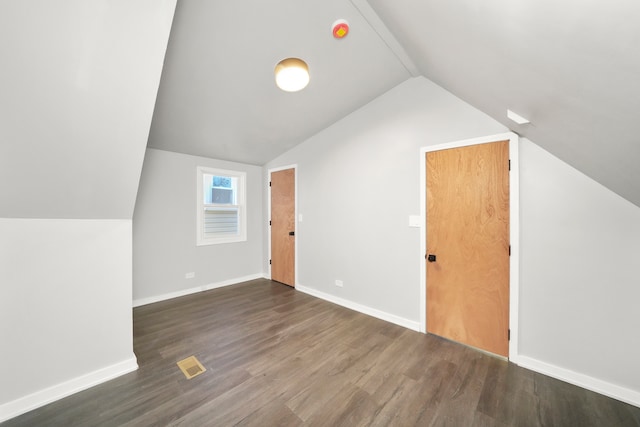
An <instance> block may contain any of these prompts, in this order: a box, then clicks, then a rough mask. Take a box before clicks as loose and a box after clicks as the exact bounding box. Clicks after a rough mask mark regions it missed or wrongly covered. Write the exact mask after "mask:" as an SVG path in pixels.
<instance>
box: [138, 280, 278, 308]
mask: <svg viewBox="0 0 640 427" xmlns="http://www.w3.org/2000/svg"><path fill="white" fill-rule="evenodd" d="M262 278H266V275H265V274H264V273H257V274H251V275H249V276H244V277H236V278H234V279H229V280H223V281H222V282H216V283H210V284H208V285H203V286H197V287H195V288H189V289H181V290H179V291H175V292H169V293H166V294H162V295H156V296H153V297H147V298H139V299H135V300H133V306H134V307H140V306H141V305H147V304H153V303H154V302H160V301H165V300H168V299H172V298H178V297H183V296H185V295H191V294H195V293H198V292H204V291H209V290H211V289H216V288H222V287H225V286H230V285H235V284H238V283H242V282H248V281H249V280H255V279H262Z"/></svg>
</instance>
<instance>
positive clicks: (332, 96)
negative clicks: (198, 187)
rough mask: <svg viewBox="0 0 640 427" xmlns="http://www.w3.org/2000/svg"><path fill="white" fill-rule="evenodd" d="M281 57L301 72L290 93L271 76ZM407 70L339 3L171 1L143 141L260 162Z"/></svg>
mask: <svg viewBox="0 0 640 427" xmlns="http://www.w3.org/2000/svg"><path fill="white" fill-rule="evenodd" d="M339 18H343V19H346V20H347V21H348V22H349V24H350V26H351V32H350V34H349V35H348V36H347V37H346V38H345V39H342V40H336V39H334V38H333V36H332V32H331V30H332V24H333V23H334V21H336V20H337V19H339ZM291 56H297V57H300V58H302V59H304V60H305V61H306V62H307V63H308V64H309V70H310V74H311V82H310V84H309V86H307V88H306V89H304V90H303V91H300V92H296V93H288V92H283V91H282V90H280V89H278V88H277V87H276V85H275V80H274V74H273V70H274V67H275V65H276V64H277V63H278V62H279V61H280V60H281V59H284V58H287V57H291ZM408 77H410V73H409V71H407V69H406V68H405V66H404V65H403V64H402V63H401V62H400V61H399V60H398V59H397V58H396V56H395V55H394V53H393V52H392V51H391V50H390V49H389V47H388V46H387V45H386V44H385V42H384V41H383V40H382V38H381V37H380V36H379V35H378V34H377V33H376V32H375V31H374V29H373V28H372V27H371V26H370V25H369V24H368V23H367V21H366V20H365V19H364V18H363V16H362V15H361V14H360V13H359V12H358V10H357V9H356V8H355V7H354V6H353V4H352V3H351V2H349V1H348V0H324V1H311V0H270V1H262V0H235V1H220V0H217V1H211V0H189V1H179V2H178V6H177V9H176V14H175V18H174V24H173V28H172V33H171V38H170V41H169V47H168V49H167V55H166V60H165V65H164V70H163V76H162V83H161V85H160V90H159V93H158V100H157V102H156V110H155V113H154V119H153V125H152V128H151V133H150V137H149V146H150V147H153V148H159V149H165V150H169V151H176V152H181V153H187V154H194V155H200V156H206V157H212V158H217V159H223V160H232V161H238V162H243V163H249V164H258V165H261V164H264V163H266V162H267V161H269V160H271V159H273V158H274V157H276V156H277V155H279V154H281V153H283V152H285V151H287V150H288V149H290V148H291V147H293V146H294V145H296V144H297V143H300V142H302V141H303V140H305V139H306V138H308V137H310V136H311V135H313V134H315V133H317V132H318V131H320V130H322V129H323V128H326V127H327V126H329V125H330V124H332V123H334V122H335V121H337V120H339V119H340V118H342V117H344V116H345V115H347V114H348V113H350V112H352V111H354V110H356V109H358V108H359V107H361V106H362V105H364V104H366V103H367V102H369V101H371V100H372V99H374V98H376V97H377V96H379V95H381V94H382V93H384V92H386V91H387V90H389V89H391V88H393V87H394V86H396V85H397V84H399V83H401V82H402V81H404V80H406V79H407V78H408Z"/></svg>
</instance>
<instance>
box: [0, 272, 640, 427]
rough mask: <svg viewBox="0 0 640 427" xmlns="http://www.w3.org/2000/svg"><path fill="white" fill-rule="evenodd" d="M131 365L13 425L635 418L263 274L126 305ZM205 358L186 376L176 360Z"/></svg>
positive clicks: (623, 422)
mask: <svg viewBox="0 0 640 427" xmlns="http://www.w3.org/2000/svg"><path fill="white" fill-rule="evenodd" d="M134 347H135V353H136V355H137V357H138V363H139V365H140V369H139V370H138V371H136V372H132V373H130V374H127V375H124V376H122V377H119V378H117V379H114V380H112V381H109V382H107V383H104V384H101V385H99V386H96V387H94V388H91V389H89V390H86V391H83V392H80V393H77V394H75V395H73V396H70V397H67V398H65V399H62V400H59V401H57V402H54V403H52V404H50V405H47V406H44V407H42V408H39V409H36V410H34V411H32V412H29V413H27V414H24V415H22V416H19V417H16V418H14V419H12V420H9V421H7V422H5V423H3V424H2V427H15V426H65V427H69V426H83V427H84V426H136V427H139V426H189V427H190V426H580V427H588V426H607V427H609V426H640V408H636V407H634V406H630V405H627V404H624V403H621V402H618V401H616V400H613V399H610V398H607V397H605V396H601V395H598V394H596V393H593V392H590V391H587V390H584V389H581V388H579V387H575V386H572V385H569V384H567V383H564V382H561V381H558V380H555V379H552V378H549V377H546V376H544V375H540V374H537V373H534V372H532V371H528V370H526V369H523V368H519V367H517V366H515V365H513V364H509V363H507V362H504V361H501V360H498V359H495V358H493V357H490V356H487V355H485V354H482V353H479V352H477V351H474V350H471V349H469V348H466V347H464V346H461V345H458V344H455V343H452V342H449V341H446V340H443V339H440V338H438V337H435V336H432V335H424V334H420V333H417V332H413V331H410V330H407V329H404V328H402V327H399V326H396V325H393V324H390V323H386V322H384V321H381V320H378V319H374V318H372V317H369V316H366V315H363V314H360V313H356V312H354V311H351V310H348V309H345V308H342V307H339V306H336V305H334V304H331V303H328V302H326V301H322V300H319V299H316V298H314V297H311V296H309V295H306V294H303V293H300V292H296V291H295V290H294V289H292V288H289V287H288V286H285V285H280V284H277V283H275V282H270V281H268V280H254V281H251V282H246V283H243V284H239V285H234V286H229V287H226V288H221V289H216V290H212V291H208V292H204V293H200V294H195V295H190V296H186V297H182V298H178V299H174V300H171V301H165V302H160V303H157V304H152V305H148V306H143V307H139V308H136V309H134ZM191 355H195V356H196V357H197V358H198V359H199V360H200V362H201V363H202V364H203V365H204V366H205V367H206V369H207V371H206V372H204V373H203V374H201V375H199V376H197V377H195V378H193V379H191V380H187V379H186V378H185V377H184V375H183V374H182V372H181V371H180V370H179V368H178V367H177V366H176V362H177V361H179V360H181V359H184V358H186V357H188V356H191Z"/></svg>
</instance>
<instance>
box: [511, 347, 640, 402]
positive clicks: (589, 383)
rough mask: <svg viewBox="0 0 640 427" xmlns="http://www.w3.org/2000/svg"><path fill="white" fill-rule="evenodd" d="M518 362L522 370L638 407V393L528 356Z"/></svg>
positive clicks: (639, 396) (639, 400) (639, 394)
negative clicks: (529, 370)
mask: <svg viewBox="0 0 640 427" xmlns="http://www.w3.org/2000/svg"><path fill="white" fill-rule="evenodd" d="M518 361H519V363H518V365H520V366H521V367H523V368H527V369H531V370H532V371H535V372H538V373H540V374H544V375H548V376H550V377H553V378H556V379H559V380H561V381H565V382H568V383H570V384H573V385H576V386H578V387H582V388H585V389H587V390H591V391H594V392H596V393H600V394H603V395H605V396H609V397H611V398H613V399H616V400H619V401H621V402H625V403H628V404H630V405H634V406H637V407H640V392H638V391H635V390H632V389H629V388H626V387H622V386H619V385H615V384H612V383H609V382H606V381H603V380H599V379H597V378H593V377H590V376H588V375H584V374H580V373H578V372H575V371H572V370H569V369H565V368H560V367H558V366H555V365H550V364H548V363H546V362H542V361H540V360H537V359H533V358H531V357H528V356H520V357H519V358H518Z"/></svg>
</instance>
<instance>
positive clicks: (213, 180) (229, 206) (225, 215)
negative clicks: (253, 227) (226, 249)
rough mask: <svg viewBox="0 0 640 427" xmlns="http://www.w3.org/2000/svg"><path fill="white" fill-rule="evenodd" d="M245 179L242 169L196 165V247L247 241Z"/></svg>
mask: <svg viewBox="0 0 640 427" xmlns="http://www.w3.org/2000/svg"><path fill="white" fill-rule="evenodd" d="M245 180H246V173H245V172H236V171H229V170H222V169H212V168H206V167H202V166H199V167H198V193H197V194H198V212H197V218H198V221H197V222H198V235H197V236H198V237H197V241H196V242H197V245H198V246H200V245H213V244H216V243H230V242H243V241H245V240H247V227H246V206H245Z"/></svg>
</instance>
